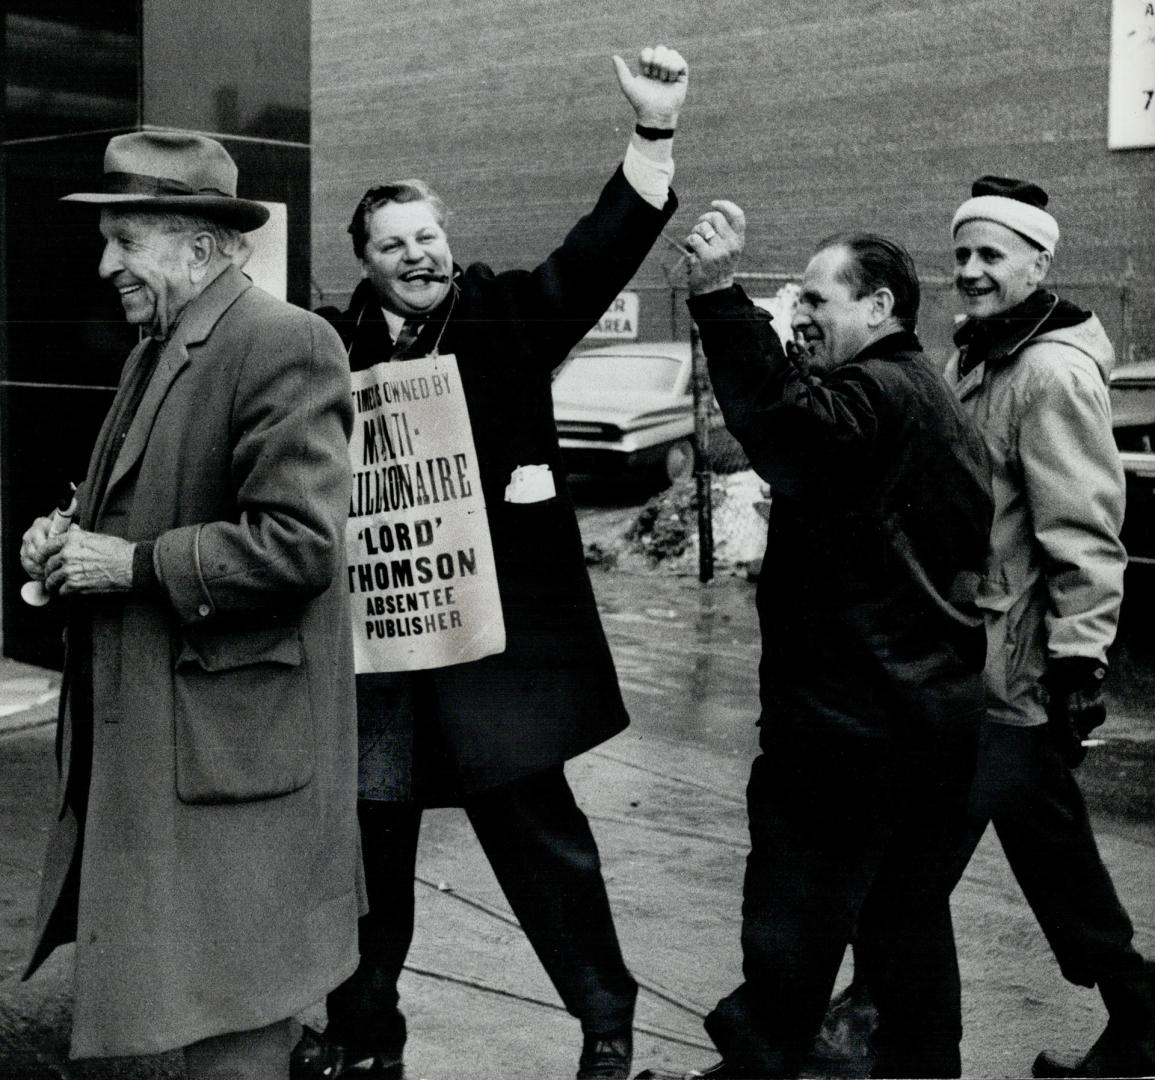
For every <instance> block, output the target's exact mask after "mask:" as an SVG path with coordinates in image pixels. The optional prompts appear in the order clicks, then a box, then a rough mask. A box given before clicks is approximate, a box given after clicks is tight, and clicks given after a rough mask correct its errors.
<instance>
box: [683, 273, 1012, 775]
mask: <svg viewBox="0 0 1155 1080" xmlns="http://www.w3.org/2000/svg"><path fill="white" fill-rule="evenodd" d="M690 309H691V312H692V313H693V315H694V318H695V320H696V321H697V322H698V325H699V327H700V329H701V333H702V343H703V346H704V347H705V351H706V356H707V358H708V361H709V366H710V378H711V380H712V382H713V384H714V391H715V393H716V395H717V397H718V403H719V405H720V406H721V408H722V412H723V414H724V416H725V418H726V426H727V427H728V428H729V429H730V430H731V431H732V432H733V433H734V435H735V437H736V438H737V439H738V440H739V441H740V442H741V444H742V446H743V449H745V450H746V452H747V454H748V455H749V458H750V462H751V464H752V465H753V467H754V468H755V469H756V470H757V471H758V472H759V473H760V474H761V475H762V476H763V477H764V478H765V479H766V480H767V481H769V483H770V486H771V491H772V500H773V501H772V506H771V511H770V522H769V533H768V539H767V544H766V556H765V559H764V562H763V572H762V575H761V577H760V578H759V582H758V596H757V603H758V611H759V617H760V622H761V626H762V642H763V652H762V664H761V694H762V708H763V722H764V724H769V725H774V726H776V727H781V728H785V727H787V726H793V727H795V728H796V729H797V733H798V734H799V735H800V736H802V737H804V738H806V739H807V740H808V741H826V742H827V743H828V744H829V745H830V747H831V748H832V749H833V748H835V747H838V748H840V749H841V751H843V752H845V753H853V745H854V743H855V742H856V741H857V740H861V739H892V738H896V737H897V738H900V739H917V740H919V741H920V742H927V741H930V742H933V741H934V738H935V731H936V729H938V728H939V725H955V724H958V723H962V722H964V720H965V722H967V723H973V721H974V718H975V716H976V715H978V714H979V713H981V711H982V706H983V688H982V668H983V663H984V660H985V654H986V638H985V634H984V631H983V625H982V619H981V616H980V614H979V612H978V609H977V607H976V605H975V602H974V597H975V592H976V590H977V587H978V583H979V580H980V578H981V575H982V572H983V569H984V566H985V562H986V555H987V546H988V537H989V533H990V526H991V519H992V514H993V502H992V497H991V485H990V463H989V458H988V455H987V451H986V447H985V444H984V443H983V440H982V436H981V434H980V433H979V431H978V429H977V428H976V427H975V426H974V424H973V423H972V422H971V421H970V420H969V419H968V418H967V417H966V416H965V415H964V413H963V411H962V409H961V408H960V407H959V405H958V402H957V401H956V400H955V398H954V395H953V394H952V393H951V392H950V388H949V387H948V386H947V385H946V382H945V381H944V380H943V378H942V377H941V375H940V374H939V373H938V372H937V371H936V370H935V369H934V368H933V366H932V365H931V364H930V363H929V361H927V360H926V358H925V357H924V356H923V354H922V347H921V345H920V344H919V342H918V339H917V337H915V335H914V334H912V333H907V332H897V333H893V334H890V335H887V336H885V337H883V338H881V339H879V340H877V341H875V342H873V343H871V344H869V345H868V346H867V347H866V348H865V349H863V350H862V352H860V353H859V354H858V355H857V356H855V357H854V358H853V359H852V360H850V361H849V362H848V363H845V364H842V365H841V366H839V367H836V368H834V369H833V370H831V371H825V372H808V371H807V370H806V369H805V365H804V364H801V365H799V366H795V365H792V364H791V363H788V362H787V358H786V356H785V354H784V353H783V349H782V346H781V343H780V342H779V341H778V338H777V335H776V334H775V333H774V330H773V329H772V327H771V325H770V319H769V317H768V316H767V315H766V314H765V313H764V312H761V311H759V310H758V309H757V308H755V307H754V306H753V305H752V304H751V303H750V302H749V300H747V299H746V297H745V294H744V293H743V292H742V290H741V288H740V287H739V286H734V287H732V288H730V289H727V290H720V291H718V292H714V293H707V294H705V295H703V296H700V297H696V298H691V301H690ZM764 740H765V733H764Z"/></svg>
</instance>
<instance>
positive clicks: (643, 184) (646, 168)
mask: <svg viewBox="0 0 1155 1080" xmlns="http://www.w3.org/2000/svg"><path fill="white" fill-rule="evenodd" d="M670 142H671V140H669V139H662V140H661V142H660V143H658V144H656V145H655V146H654V148H653V151H654V153H653V156H651V155H650V154H647V153H643V152H642V151H641V150H639V149H638V147H637V145H636V144H635V142H634V138H633V136H631V137H630V142H629V145H628V146H627V147H626V157H625V160H624V161H623V162H622V172H623V173H624V174H625V177H626V180H627V181H628V182H629V185H630V187H632V188H633V189H634V190H635V191H636V192H637V193H638V194H639V195H640V196H641V197H642V198H643V199H645V200H646V202H648V203H649V204H650V205H651V206H654V207H656V208H657V209H659V210H661V209H662V207H664V206H665V205H666V200H667V199H668V198H669V197H670V181H671V180H673V179H674V159H673V155H672V152H671V148H670ZM647 149H649V147H647Z"/></svg>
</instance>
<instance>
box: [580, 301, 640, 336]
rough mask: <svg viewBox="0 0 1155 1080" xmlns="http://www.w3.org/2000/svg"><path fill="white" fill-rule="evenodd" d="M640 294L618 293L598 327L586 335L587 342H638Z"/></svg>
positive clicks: (599, 321)
mask: <svg viewBox="0 0 1155 1080" xmlns="http://www.w3.org/2000/svg"><path fill="white" fill-rule="evenodd" d="M638 309H639V305H638V294H637V293H636V292H624V293H618V295H617V297H615V299H614V302H613V303H612V304H610V306H609V310H608V311H606V313H605V314H604V315H603V316H602V317H601V318H600V319H599V320H598V323H597V325H596V326H595V327H594V328H593V329H592V330H591V331H590V332H589V333H588V334H586V338H587V340H589V339H597V340H601V341H637V339H638Z"/></svg>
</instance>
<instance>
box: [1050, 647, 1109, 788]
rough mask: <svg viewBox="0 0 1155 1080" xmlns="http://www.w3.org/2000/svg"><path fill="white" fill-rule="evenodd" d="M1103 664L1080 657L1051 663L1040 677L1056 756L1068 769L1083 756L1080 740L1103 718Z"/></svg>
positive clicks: (1104, 672)
mask: <svg viewBox="0 0 1155 1080" xmlns="http://www.w3.org/2000/svg"><path fill="white" fill-rule="evenodd" d="M1106 678H1107V665H1106V664H1104V663H1103V662H1102V661H1100V660H1092V659H1089V658H1088V657H1084V656H1069V657H1065V658H1063V659H1061V660H1052V661H1051V662H1050V663H1049V664H1048V665H1047V671H1046V674H1045V675H1044V676H1043V678H1042V683H1043V688H1044V689H1045V690H1046V699H1045V700H1046V705H1047V719H1048V726H1049V728H1050V732H1051V736H1052V737H1053V738H1054V740H1055V746H1056V747H1057V748H1058V751H1059V756H1060V757H1062V759H1063V761H1064V762H1065V763H1066V765H1067V767H1068V768H1069V769H1073V768H1075V767H1076V766H1077V765H1081V764H1082V762H1083V758H1085V757H1086V756H1087V748H1086V747H1085V746H1084V745H1083V740H1084V739H1085V738H1087V736H1088V735H1090V734H1091V732H1092V731H1094V730H1095V728H1097V727H1098V726H1099V725H1100V724H1101V723H1102V722H1103V721H1104V720H1106V719H1107V703H1106V702H1105V701H1104V700H1103V681H1104V680H1105V679H1106Z"/></svg>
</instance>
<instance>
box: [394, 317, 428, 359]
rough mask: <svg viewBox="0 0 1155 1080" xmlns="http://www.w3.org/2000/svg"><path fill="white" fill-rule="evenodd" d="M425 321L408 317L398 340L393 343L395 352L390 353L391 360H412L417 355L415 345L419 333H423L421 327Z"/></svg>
mask: <svg viewBox="0 0 1155 1080" xmlns="http://www.w3.org/2000/svg"><path fill="white" fill-rule="evenodd" d="M424 325H425V323H424V322H423V321H422V320H421V319H406V320H405V324H404V325H403V326H402V327H401V332H400V333H399V334H398V335H397V340H396V341H395V342H394V343H393V352H392V353H391V354H390V356H389V359H390V360H412V359H413V357H414V356H415V355H416V349H415V348H414V346H415V345H416V344H417V335H418V334H420V333H421V328H422V327H423V326H424Z"/></svg>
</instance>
